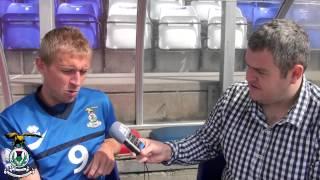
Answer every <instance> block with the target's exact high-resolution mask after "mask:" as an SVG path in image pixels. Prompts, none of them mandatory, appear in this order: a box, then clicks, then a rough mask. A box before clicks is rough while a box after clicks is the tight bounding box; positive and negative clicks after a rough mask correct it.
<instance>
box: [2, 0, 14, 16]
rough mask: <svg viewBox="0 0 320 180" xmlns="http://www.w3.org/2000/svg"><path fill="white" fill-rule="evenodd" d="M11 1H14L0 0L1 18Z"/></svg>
mask: <svg viewBox="0 0 320 180" xmlns="http://www.w3.org/2000/svg"><path fill="white" fill-rule="evenodd" d="M11 3H13V1H12V0H1V1H0V19H1V17H2V16H3V15H4V14H5V13H6V12H7V8H8V6H9V5H10V4H11Z"/></svg>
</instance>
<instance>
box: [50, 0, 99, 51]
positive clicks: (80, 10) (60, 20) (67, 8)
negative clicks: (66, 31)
mask: <svg viewBox="0 0 320 180" xmlns="http://www.w3.org/2000/svg"><path fill="white" fill-rule="evenodd" d="M63 26H73V27H77V28H79V29H80V31H81V32H82V33H83V34H84V36H85V37H86V38H87V40H88V41H89V44H90V46H91V47H92V48H98V47H99V40H98V39H99V32H100V31H99V26H98V21H97V19H96V17H95V13H94V9H93V7H92V5H91V4H81V5H80V4H77V5H76V4H70V3H62V4H60V5H59V7H58V10H57V13H56V27H63Z"/></svg>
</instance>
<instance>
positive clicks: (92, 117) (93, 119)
mask: <svg viewBox="0 0 320 180" xmlns="http://www.w3.org/2000/svg"><path fill="white" fill-rule="evenodd" d="M95 108H97V107H88V108H86V110H85V111H86V112H87V113H88V120H89V122H88V123H87V126H88V127H90V128H96V127H98V126H100V125H101V121H99V120H98V118H97V115H96V114H95V112H94V109H95Z"/></svg>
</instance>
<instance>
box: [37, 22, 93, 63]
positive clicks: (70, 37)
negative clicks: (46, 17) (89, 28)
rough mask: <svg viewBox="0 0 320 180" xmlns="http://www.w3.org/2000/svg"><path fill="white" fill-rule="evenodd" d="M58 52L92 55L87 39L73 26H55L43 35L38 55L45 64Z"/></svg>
mask: <svg viewBox="0 0 320 180" xmlns="http://www.w3.org/2000/svg"><path fill="white" fill-rule="evenodd" d="M60 53H70V54H76V55H82V56H88V58H91V56H92V50H91V48H90V46H89V43H88V41H87V39H86V38H85V37H84V36H83V34H82V33H81V32H80V30H79V29H78V28H75V27H62V28H56V29H53V30H51V31H49V32H48V33H47V34H46V35H45V36H44V37H43V39H42V41H41V45H40V50H39V57H40V58H41V60H42V61H43V62H44V63H45V64H47V65H50V64H51V63H52V61H53V60H54V59H55V58H57V56H58V55H59V54H60Z"/></svg>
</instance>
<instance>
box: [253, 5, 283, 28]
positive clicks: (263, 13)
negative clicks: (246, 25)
mask: <svg viewBox="0 0 320 180" xmlns="http://www.w3.org/2000/svg"><path fill="white" fill-rule="evenodd" d="M280 5H281V4H280V3H279V2H258V3H257V6H256V7H255V8H254V9H253V29H257V28H258V27H259V26H261V25H262V24H264V23H266V22H267V21H271V20H272V19H274V17H276V15H277V13H278V11H279V8H280Z"/></svg>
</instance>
